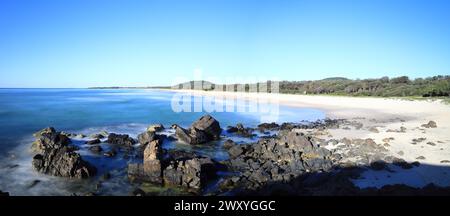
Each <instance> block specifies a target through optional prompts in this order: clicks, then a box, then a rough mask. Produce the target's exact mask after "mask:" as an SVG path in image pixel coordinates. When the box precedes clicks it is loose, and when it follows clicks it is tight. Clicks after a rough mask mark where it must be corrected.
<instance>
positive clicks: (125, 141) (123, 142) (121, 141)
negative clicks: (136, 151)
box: [107, 133, 136, 147]
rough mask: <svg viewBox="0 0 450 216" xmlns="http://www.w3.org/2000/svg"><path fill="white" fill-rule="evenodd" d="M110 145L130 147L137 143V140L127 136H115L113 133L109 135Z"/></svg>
mask: <svg viewBox="0 0 450 216" xmlns="http://www.w3.org/2000/svg"><path fill="white" fill-rule="evenodd" d="M107 142H108V143H110V144H115V145H120V146H126V147H130V146H132V145H134V144H135V143H136V140H134V139H133V138H131V137H130V136H128V135H127V134H115V133H111V134H109V135H108V140H107Z"/></svg>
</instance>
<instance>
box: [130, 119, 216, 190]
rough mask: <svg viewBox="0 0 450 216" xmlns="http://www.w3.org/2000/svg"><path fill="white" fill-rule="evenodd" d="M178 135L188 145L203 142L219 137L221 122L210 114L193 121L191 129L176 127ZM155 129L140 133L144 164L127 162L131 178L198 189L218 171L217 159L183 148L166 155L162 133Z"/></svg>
mask: <svg viewBox="0 0 450 216" xmlns="http://www.w3.org/2000/svg"><path fill="white" fill-rule="evenodd" d="M175 129H176V136H177V137H178V138H179V139H180V140H182V141H184V142H187V143H189V144H200V143H204V142H208V141H211V140H216V139H219V137H220V131H221V129H220V125H219V122H218V121H217V120H216V119H214V118H213V117H211V116H209V115H207V116H203V117H201V118H200V119H199V120H197V121H196V122H194V123H193V124H192V126H191V127H190V128H189V129H187V130H186V129H184V128H181V127H179V126H176V127H175ZM151 131H152V130H147V131H146V132H144V133H142V134H140V135H139V136H138V139H139V142H140V144H141V145H142V146H144V156H143V163H142V164H140V163H135V164H129V165H128V177H129V178H130V179H131V180H133V181H147V182H152V183H156V184H161V185H172V186H181V187H185V188H188V189H194V190H198V189H200V188H202V186H204V184H205V182H206V180H207V177H208V176H211V175H214V174H215V171H216V170H215V168H216V166H215V162H214V161H213V160H211V159H210V158H209V157H203V156H198V155H196V154H194V153H189V152H184V151H169V152H168V153H167V154H165V155H164V154H163V151H162V147H161V143H162V139H163V137H162V136H157V135H155V133H154V132H151Z"/></svg>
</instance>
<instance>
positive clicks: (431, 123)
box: [421, 121, 437, 128]
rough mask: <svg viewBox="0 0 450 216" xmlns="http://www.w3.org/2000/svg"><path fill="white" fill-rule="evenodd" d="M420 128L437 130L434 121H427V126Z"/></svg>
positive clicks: (423, 125)
mask: <svg viewBox="0 0 450 216" xmlns="http://www.w3.org/2000/svg"><path fill="white" fill-rule="evenodd" d="M421 126H422V127H424V128H437V124H436V122H435V121H429V122H428V123H427V124H422V125H421Z"/></svg>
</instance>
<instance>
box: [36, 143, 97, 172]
mask: <svg viewBox="0 0 450 216" xmlns="http://www.w3.org/2000/svg"><path fill="white" fill-rule="evenodd" d="M32 165H33V168H34V169H35V170H37V171H39V172H41V173H44V174H49V175H54V176H62V177H70V178H88V177H92V176H94V175H95V173H96V169H95V167H93V166H91V165H90V164H89V163H88V162H86V161H84V160H83V159H81V156H80V155H79V154H78V153H76V152H73V151H70V150H69V149H68V148H67V147H66V146H63V147H60V148H47V149H46V150H45V151H44V153H43V154H37V155H35V156H34V157H33V161H32Z"/></svg>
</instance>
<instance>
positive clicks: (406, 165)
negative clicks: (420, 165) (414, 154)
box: [392, 158, 413, 169]
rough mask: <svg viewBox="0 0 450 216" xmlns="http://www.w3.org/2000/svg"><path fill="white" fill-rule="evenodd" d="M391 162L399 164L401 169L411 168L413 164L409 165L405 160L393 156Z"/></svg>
mask: <svg viewBox="0 0 450 216" xmlns="http://www.w3.org/2000/svg"><path fill="white" fill-rule="evenodd" d="M392 164H394V165H396V166H399V167H401V168H403V169H411V168H413V165H411V164H410V163H408V162H406V161H405V160H403V159H401V158H394V160H393V161H392Z"/></svg>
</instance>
